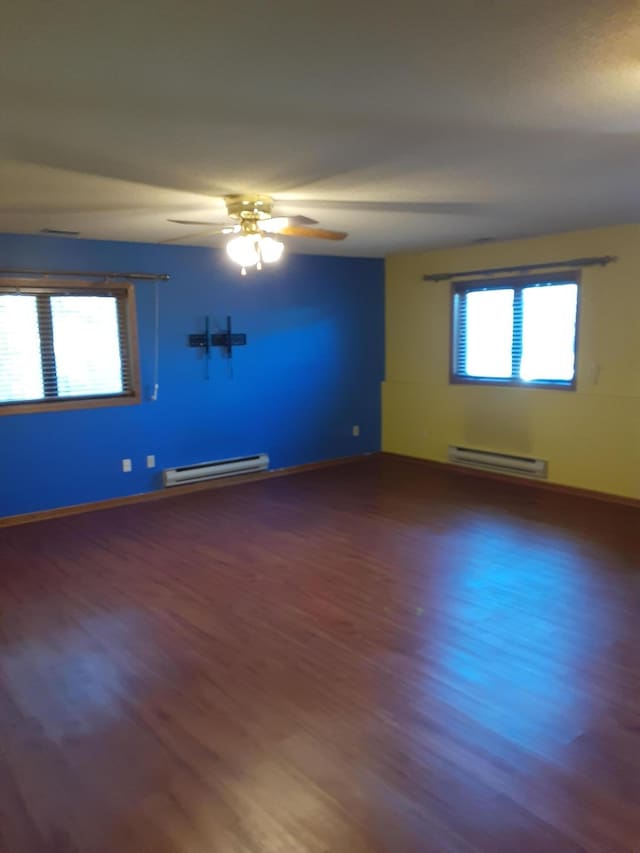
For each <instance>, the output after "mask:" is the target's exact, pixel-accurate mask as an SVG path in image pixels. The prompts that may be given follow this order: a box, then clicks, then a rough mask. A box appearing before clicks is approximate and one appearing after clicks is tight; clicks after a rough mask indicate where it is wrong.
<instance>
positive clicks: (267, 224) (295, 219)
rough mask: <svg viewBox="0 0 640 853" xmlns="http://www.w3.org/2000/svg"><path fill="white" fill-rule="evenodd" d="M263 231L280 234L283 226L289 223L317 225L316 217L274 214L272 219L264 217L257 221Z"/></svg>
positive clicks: (287, 225) (285, 226)
mask: <svg viewBox="0 0 640 853" xmlns="http://www.w3.org/2000/svg"><path fill="white" fill-rule="evenodd" d="M259 224H260V228H261V229H262V230H263V231H269V232H270V233H271V234H280V233H281V232H282V229H283V228H287V227H289V226H290V225H317V224H318V220H317V219H311V217H309V216H274V217H273V218H272V219H264V220H262V222H260V223H259Z"/></svg>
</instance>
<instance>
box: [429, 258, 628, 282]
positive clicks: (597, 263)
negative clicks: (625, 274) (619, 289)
mask: <svg viewBox="0 0 640 853" xmlns="http://www.w3.org/2000/svg"><path fill="white" fill-rule="evenodd" d="M617 260H618V259H617V258H616V257H615V255H602V257H599V258H573V259H572V260H569V261H548V262H547V263H544V264H520V265H518V266H515V267H493V268H491V267H489V268H488V269H483V270H462V271H460V272H436V273H432V274H431V275H424V276H422V280H423V281H449V279H451V278H462V277H465V276H469V275H499V274H500V273H507V272H519V273H523V272H534V271H535V270H546V269H551V268H552V267H606V266H607V264H613V263H615V262H616V261H617Z"/></svg>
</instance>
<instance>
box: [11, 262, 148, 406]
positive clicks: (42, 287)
mask: <svg viewBox="0 0 640 853" xmlns="http://www.w3.org/2000/svg"><path fill="white" fill-rule="evenodd" d="M79 290H80V291H85V292H89V293H90V292H91V291H92V290H95V291H104V290H110V291H112V292H114V293H121V294H124V295H125V297H126V298H125V300H124V315H125V321H126V326H127V347H128V362H129V383H130V386H131V390H130V391H129V392H128V393H127V394H114V395H110V396H108V395H105V396H95V397H72V398H68V399H64V400H60V399H56V398H49V399H47V398H46V397H45V399H43V400H25V401H24V402H19V403H6V404H0V417H2V416H3V415H31V414H36V413H37V412H60V411H70V410H74V409H101V408H106V407H108V406H134V405H137V404H138V403H140V402H141V400H142V395H141V391H140V387H141V386H140V354H139V347H138V320H137V313H136V298H135V288H134V286H133V284H131V283H129V282H113V281H109V282H107V283H105V282H101V283H100V284H98V283H96V282H93V281H67V280H60V281H55V282H51V283H48V282H43V281H42V280H38V279H36V280H34V279H16V278H13V279H1V280H0V293H3V292H9V293H10V292H15V291H21V292H23V293H33V294H34V295H37V294H43V295H44V294H51V293H54V292H57V291H60V295H63V293H64V292H69V291H72V292H73V291H79ZM119 319H120V317H119Z"/></svg>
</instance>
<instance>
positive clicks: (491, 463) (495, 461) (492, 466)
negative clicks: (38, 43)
mask: <svg viewBox="0 0 640 853" xmlns="http://www.w3.org/2000/svg"><path fill="white" fill-rule="evenodd" d="M449 462H453V464H454V465H464V466H465V467H466V468H480V469H482V470H484V471H496V472H497V473H499V474H511V475H512V476H514V477H533V478H534V479H536V480H546V478H547V463H546V461H545V460H544V459H532V458H531V457H529V456H510V455H509V454H507V453H493V452H491V451H488V450H478V449H477V448H475V447H458V446H450V447H449Z"/></svg>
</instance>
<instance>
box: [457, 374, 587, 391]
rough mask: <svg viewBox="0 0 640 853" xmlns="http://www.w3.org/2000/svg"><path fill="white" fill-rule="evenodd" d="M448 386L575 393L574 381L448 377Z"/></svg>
mask: <svg viewBox="0 0 640 853" xmlns="http://www.w3.org/2000/svg"><path fill="white" fill-rule="evenodd" d="M449 384H450V385H474V386H476V387H480V388H482V387H484V386H490V387H492V388H538V389H541V390H543V391H575V390H576V381H575V379H574V381H573V382H519V381H515V380H513V379H465V378H463V377H461V376H450V377H449Z"/></svg>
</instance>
